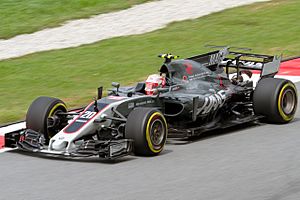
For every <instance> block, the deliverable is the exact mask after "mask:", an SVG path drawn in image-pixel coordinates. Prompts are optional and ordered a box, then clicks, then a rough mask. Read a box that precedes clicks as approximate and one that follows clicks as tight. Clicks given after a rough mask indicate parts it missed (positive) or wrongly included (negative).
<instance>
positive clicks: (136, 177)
mask: <svg viewBox="0 0 300 200" xmlns="http://www.w3.org/2000/svg"><path fill="white" fill-rule="evenodd" d="M297 88H298V91H299V89H300V83H298V84H297ZM299 144H300V112H299V109H298V112H297V114H296V118H295V120H294V121H293V122H292V123H290V124H287V125H268V124H249V125H243V126H240V127H235V128H231V129H226V130H223V131H214V132H213V133H209V134H206V135H204V136H201V137H198V138H196V139H194V140H193V141H191V142H188V141H184V140H183V141H180V140H171V141H170V142H168V145H166V148H165V150H164V152H163V153H162V154H161V155H159V156H157V157H135V156H129V157H125V158H123V159H120V160H118V161H114V162H103V161H99V160H98V159H94V158H93V159H83V160H78V159H73V160H66V159H57V158H47V157H43V156H42V157H41V156H33V155H30V154H24V153H22V152H19V151H8V152H5V153H2V154H0V181H1V182H0V192H1V193H0V199H1V200H6V199H25V200H27V199H30V200H36V199H51V200H53V199H56V200H59V199H205V200H208V199H214V200H215V199H217V200H235V199H238V200H248V199H249V200H254V199H255V200H257V199H264V200H282V199H284V200H297V199H300V153H299V152H300V145H299Z"/></svg>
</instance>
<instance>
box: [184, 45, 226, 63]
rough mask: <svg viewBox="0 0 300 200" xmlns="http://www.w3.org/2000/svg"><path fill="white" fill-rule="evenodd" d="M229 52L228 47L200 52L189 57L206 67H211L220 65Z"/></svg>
mask: <svg viewBox="0 0 300 200" xmlns="http://www.w3.org/2000/svg"><path fill="white" fill-rule="evenodd" d="M228 54H229V48H228V47H226V48H224V49H221V50H217V51H212V52H208V53H206V54H200V55H196V56H192V57H189V58H187V59H189V60H193V61H196V62H198V63H200V64H202V65H203V66H204V67H210V66H214V65H219V64H221V62H222V61H223V60H224V59H225V58H226V56H227V55H228Z"/></svg>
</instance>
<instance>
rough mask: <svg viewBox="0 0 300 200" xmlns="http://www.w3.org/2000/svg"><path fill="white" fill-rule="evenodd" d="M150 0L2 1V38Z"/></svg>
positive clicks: (0, 23)
mask: <svg viewBox="0 0 300 200" xmlns="http://www.w3.org/2000/svg"><path fill="white" fill-rule="evenodd" d="M146 1H149V0H126V1H124V0H100V1H99V0H72V1H70V0H1V1H0V10H1V12H0V19H1V20H0V27H1V29H0V39H1V38H10V37H13V36H15V35H18V34H23V33H32V32H35V31H38V30H41V29H44V28H47V27H54V26H58V25H59V24H61V23H63V22H65V21H67V20H71V19H79V18H86V17H89V16H91V15H95V14H100V13H106V12H110V11H115V10H121V9H125V8H128V7H130V6H132V5H134V4H139V3H144V2H146Z"/></svg>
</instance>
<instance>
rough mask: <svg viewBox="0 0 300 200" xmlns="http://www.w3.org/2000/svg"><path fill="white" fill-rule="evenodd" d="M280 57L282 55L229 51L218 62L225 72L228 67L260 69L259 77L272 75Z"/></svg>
mask: <svg viewBox="0 0 300 200" xmlns="http://www.w3.org/2000/svg"><path fill="white" fill-rule="evenodd" d="M281 59H282V56H270V55H263V54H254V53H242V52H234V51H230V52H229V54H228V55H227V57H226V58H225V59H224V60H223V61H222V62H221V63H220V64H221V65H222V66H225V67H226V73H228V71H229V69H228V68H236V69H237V71H239V69H248V70H258V71H260V76H261V77H273V76H275V74H276V73H277V72H278V70H279V67H280V63H281Z"/></svg>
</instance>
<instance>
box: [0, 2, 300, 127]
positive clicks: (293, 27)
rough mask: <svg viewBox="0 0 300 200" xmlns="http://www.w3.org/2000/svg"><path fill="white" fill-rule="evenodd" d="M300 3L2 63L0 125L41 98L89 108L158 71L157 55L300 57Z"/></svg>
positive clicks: (247, 9) (262, 6) (263, 6)
mask: <svg viewBox="0 0 300 200" xmlns="http://www.w3.org/2000/svg"><path fill="white" fill-rule="evenodd" d="M299 13H300V1H298V0H281V1H278V0H277V1H272V2H269V3H258V4H255V5H252V6H244V7H240V8H234V9H230V10H227V11H224V12H220V13H215V14H212V15H209V16H206V17H202V18H199V19H196V20H190V21H185V22H178V23H173V24H171V25H170V26H168V27H167V28H165V29H162V30H159V31H155V32H152V33H148V34H143V35H137V36H130V37H121V38H115V39H109V40H105V41H102V42H98V43H95V44H92V45H85V46H82V47H78V48H71V49H65V50H57V51H50V52H43V53H37V54H32V55H28V56H25V57H22V58H18V59H12V60H7V61H2V62H0V76H1V77H0V79H1V83H0V94H1V95H0V105H1V107H0V113H1V114H0V123H4V122H9V121H14V120H18V119H22V118H24V116H25V113H26V110H27V107H28V106H29V104H30V103H31V101H32V100H33V99H35V98H36V97H37V96H40V95H47V96H55V97H58V98H61V99H63V100H64V101H66V102H67V104H68V105H69V106H70V107H75V106H79V105H84V104H86V103H87V102H89V101H90V100H91V99H92V97H93V96H96V88H97V87H98V86H99V85H104V86H105V88H106V89H107V88H108V87H109V86H110V83H111V81H118V82H120V83H121V84H122V85H126V84H131V83H134V82H136V81H138V80H142V79H144V78H145V77H146V76H147V75H148V74H150V73H155V72H157V70H158V68H159V66H160V64H161V63H162V60H161V59H159V58H157V54H159V53H164V52H172V53H174V54H177V55H180V56H181V57H186V56H191V55H194V54H198V53H203V52H205V51H209V50H210V49H207V48H204V47H203V45H205V44H218V45H232V46H240V47H252V48H253V49H254V52H257V53H268V54H281V53H283V54H284V56H285V57H288V56H295V55H300V42H299V41H300V34H299V33H300V26H299V21H300V15H299Z"/></svg>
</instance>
